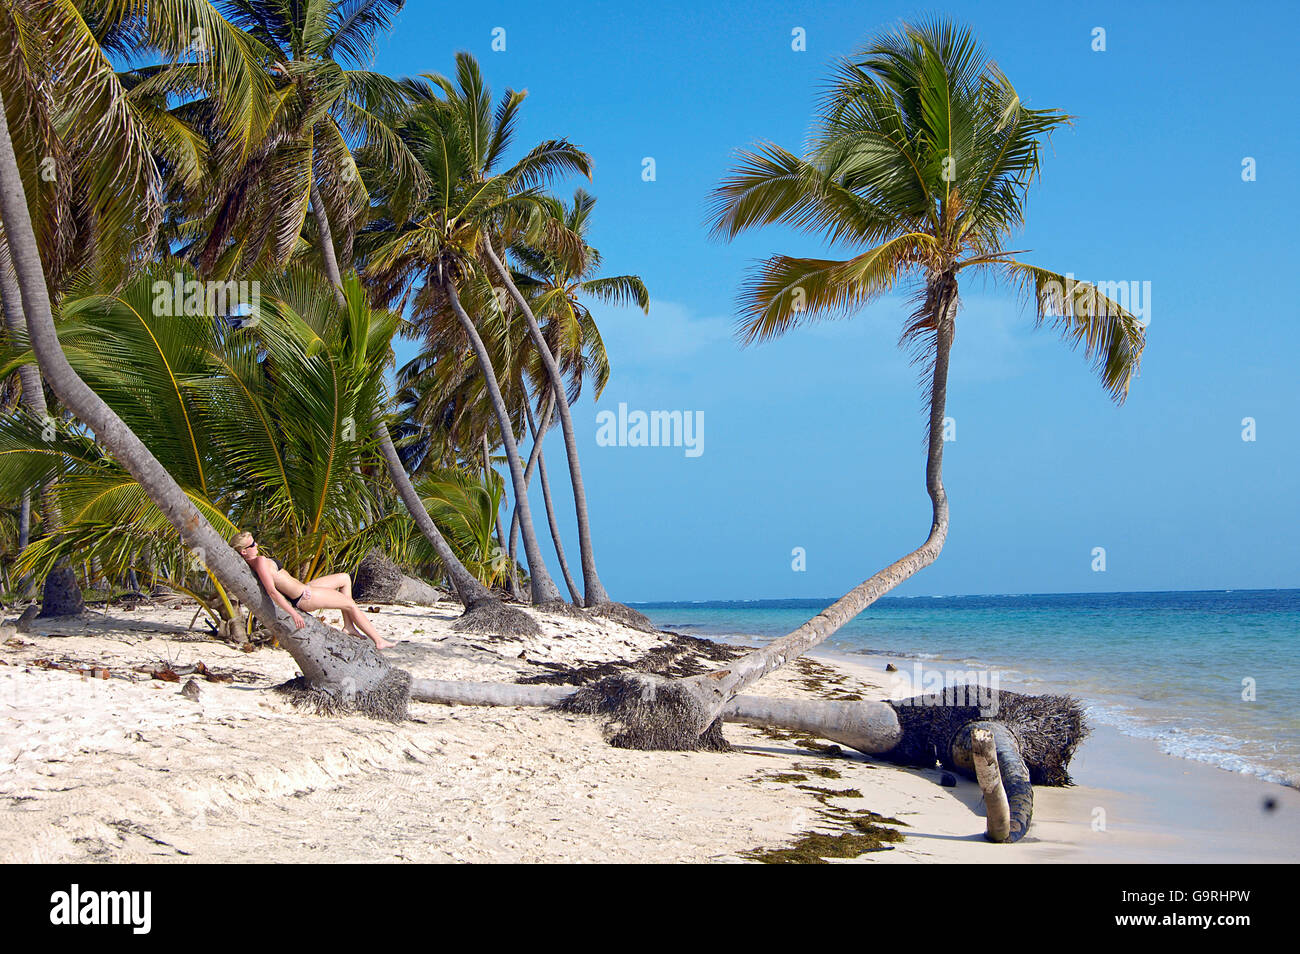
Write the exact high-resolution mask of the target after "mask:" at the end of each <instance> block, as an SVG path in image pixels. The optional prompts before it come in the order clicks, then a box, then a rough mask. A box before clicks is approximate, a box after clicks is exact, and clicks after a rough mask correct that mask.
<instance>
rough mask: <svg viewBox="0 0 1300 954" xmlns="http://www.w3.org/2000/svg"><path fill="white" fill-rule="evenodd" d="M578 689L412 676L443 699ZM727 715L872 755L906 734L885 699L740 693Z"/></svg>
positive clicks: (544, 697)
mask: <svg viewBox="0 0 1300 954" xmlns="http://www.w3.org/2000/svg"><path fill="white" fill-rule="evenodd" d="M574 691H575V690H574V688H573V687H572V686H541V685H521V684H519V683H499V682H445V681H442V680H438V679H415V680H412V682H411V698H412V699H414V700H416V701H417V702H432V703H435V704H437V705H468V706H555V705H559V704H560V703H562V702H564V700H565V699H567V698H568V697H569V696H571V695H572V694H573V693H574ZM722 720H723V721H724V722H744V723H750V724H757V725H771V726H779V727H780V728H783V729H790V730H794V731H799V732H811V733H814V734H816V735H817V737H818V738H822V739H830V740H831V741H833V742H841V743H843V744H844V745H847V746H849V747H850V748H853V749H856V750H858V751H859V752H863V753H866V754H868V755H878V754H880V753H882V752H888V751H889V750H890V749H892V748H893V747H894V746H896V745H897V744H898V741H899V739H900V737H901V735H902V730H901V729H900V728H899V724H898V716H897V715H896V714H895V713H894V710H893V708H892V707H891V706H890V705H889V704H888V703H885V702H843V701H837V700H827V699H776V698H772V697H770V696H736V697H735V698H734V699H732V700H731V701H730V702H729V703H728V704H727V706H726V708H725V710H724V711H723V713H722Z"/></svg>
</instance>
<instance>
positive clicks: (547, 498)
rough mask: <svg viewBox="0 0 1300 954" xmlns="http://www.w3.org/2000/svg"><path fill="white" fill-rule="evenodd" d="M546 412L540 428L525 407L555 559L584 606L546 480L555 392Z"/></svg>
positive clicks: (577, 602) (576, 599) (576, 602)
mask: <svg viewBox="0 0 1300 954" xmlns="http://www.w3.org/2000/svg"><path fill="white" fill-rule="evenodd" d="M546 398H547V406H546V411H545V413H544V414H543V415H542V424H541V426H540V427H538V426H536V425H535V424H534V423H533V411H532V408H529V407H525V410H526V411H527V413H528V426H529V428H531V429H532V432H533V449H534V450H535V451H536V452H537V477H538V479H539V480H540V481H541V483H542V502H543V504H544V505H545V506H546V522H547V525H548V526H549V527H550V528H551V539H552V540H554V541H555V558H556V559H557V560H559V561H560V572H561V573H562V574H563V575H564V585H565V586H567V587H568V588H569V596H570V597H572V598H573V602H574V605H576V606H581V605H582V593H581V592H580V591H579V590H578V584H577V583H576V582H575V581H574V579H573V574H572V573H570V572H569V561H568V558H566V557H565V555H564V543H563V541H562V540H561V539H560V524H559V522H558V521H557V520H556V519H555V502H554V500H553V499H552V498H551V482H550V481H549V480H547V479H546V451H545V449H544V448H543V447H542V443H543V441H544V440H545V438H546V429H547V428H548V427H550V426H551V404H550V402H552V401H554V399H555V395H554V392H552V391H550V390H549V389H548V391H547V395H546Z"/></svg>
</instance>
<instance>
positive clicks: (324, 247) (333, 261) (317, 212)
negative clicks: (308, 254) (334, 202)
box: [311, 176, 346, 307]
mask: <svg viewBox="0 0 1300 954" xmlns="http://www.w3.org/2000/svg"><path fill="white" fill-rule="evenodd" d="M311 214H312V218H314V219H315V220H316V231H317V232H319V233H320V257H321V261H322V262H323V263H324V265H325V277H326V278H328V279H329V281H330V285H332V286H333V288H334V300H335V301H337V302H338V303H339V307H343V306H344V305H345V304H346V302H345V300H344V298H343V273H342V272H341V271H340V270H339V260H338V256H337V255H335V254H334V230H333V229H331V228H330V217H329V215H328V214H327V213H326V211H325V202H324V200H322V199H321V195H320V187H319V186H317V184H316V178H315V176H313V177H312V180H311Z"/></svg>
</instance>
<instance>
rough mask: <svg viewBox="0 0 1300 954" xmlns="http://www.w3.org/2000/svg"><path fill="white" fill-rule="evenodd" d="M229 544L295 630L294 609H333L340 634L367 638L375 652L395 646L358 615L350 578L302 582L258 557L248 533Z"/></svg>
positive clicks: (331, 576)
mask: <svg viewBox="0 0 1300 954" xmlns="http://www.w3.org/2000/svg"><path fill="white" fill-rule="evenodd" d="M230 545H231V546H232V547H234V548H235V552H237V553H238V554H239V555H240V556H241V557H243V558H244V560H245V562H247V563H248V565H249V566H250V567H251V568H252V570H253V572H254V573H255V574H256V575H257V578H258V579H259V580H261V582H262V586H263V587H264V588H265V589H266V592H267V593H268V594H269V595H270V597H271V599H273V600H274V601H275V604H276V605H277V606H279V607H280V608H281V609H283V610H284V611H285V612H286V613H288V614H289V618H290V619H292V620H293V625H294V627H295V628H297V629H302V627H303V619H302V616H301V615H300V614H299V613H298V610H303V611H305V612H308V613H310V612H312V611H313V610H322V609H336V610H341V611H342V612H343V631H344V632H346V633H351V634H352V635H353V636H364V637H368V638H369V639H371V640H372V641H373V642H374V644H375V647H376V648H378V649H390V648H392V647H393V646H396V645H397V644H396V643H390V642H389V641H388V640H386V639H384V638H383V637H382V636H380V635H379V633H378V632H376V631H375V627H374V624H372V623H371V622H370V620H368V619H366V614H365V613H363V612H361V609H360V607H358V606H357V603H356V600H354V599H353V598H352V577H350V576H348V574H346V573H331V574H329V575H328V576H318V577H317V578H316V579H314V580H311V581H310V582H307V583H303V582H301V581H299V580H297V579H295V578H294V577H293V575H292V574H290V573H289V572H288V571H286V570H283V569H281V568H280V565H279V564H278V563H276V562H275V561H274V560H272V559H271V558H270V557H265V556H262V555H261V554H260V553H259V552H258V549H257V543H256V541H254V540H253V535H252V534H251V533H248V532H247V531H243V530H241V531H240V532H239V533H237V534H235V535H234V536H233V537H231V538H230Z"/></svg>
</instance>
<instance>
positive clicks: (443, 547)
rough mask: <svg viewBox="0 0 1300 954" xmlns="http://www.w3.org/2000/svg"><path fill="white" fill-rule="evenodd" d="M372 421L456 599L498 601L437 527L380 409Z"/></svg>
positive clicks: (398, 484)
mask: <svg viewBox="0 0 1300 954" xmlns="http://www.w3.org/2000/svg"><path fill="white" fill-rule="evenodd" d="M372 420H373V422H374V426H375V436H376V437H378V438H379V450H380V452H381V453H382V454H383V457H384V463H385V464H387V465H388V476H389V478H390V479H391V480H392V481H393V486H394V487H396V488H397V494H398V496H400V497H401V498H402V503H404V504H405V505H406V510H407V512H408V513H409V514H410V515H411V519H412V520H414V521H415V525H416V526H417V527H419V529H420V532H421V533H423V534H424V537H425V539H426V540H428V541H429V543H430V545H431V546H432V547H433V552H434V553H436V554H437V555H438V559H439V560H441V561H442V566H443V569H445V570H446V571H447V578H448V579H449V580H450V581H451V587H452V589H453V590H455V591H456V598H457V599H459V600H460V601H461V603H463V604H464V605H465V607H466V608H467V609H468V608H469V607H470V606H473V605H474V604H475V603H482V602H484V601H485V600H495V599H496V597H495V596H493V595H492V591H491V590H489V589H488V588H487V587H486V586H484V585H483V584H482V583H480V582H479V581H478V579H477V578H476V577H475V576H474V574H473V573H471V572H470V571H469V570H467V569H466V568H465V564H463V563H461V562H460V560H458V559H457V558H456V554H455V553H453V552H452V549H451V547H450V546H449V545H448V544H447V541H446V539H444V538H443V535H442V533H441V532H440V531H439V530H438V526H437V524H435V523H434V522H433V518H432V517H430V516H429V511H428V510H426V509H425V507H424V501H423V500H421V499H420V495H419V493H418V492H417V491H416V489H415V486H414V485H413V484H412V483H411V478H410V477H408V476H407V475H406V468H405V467H403V466H402V459H401V458H400V457H399V456H398V455H397V448H395V447H394V446H393V439H392V436H391V435H390V434H389V433H388V425H387V424H386V423H385V422H384V419H383V417H382V416H381V415H380V414H379V411H378V409H376V410H375V413H374V416H373V418H372Z"/></svg>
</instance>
